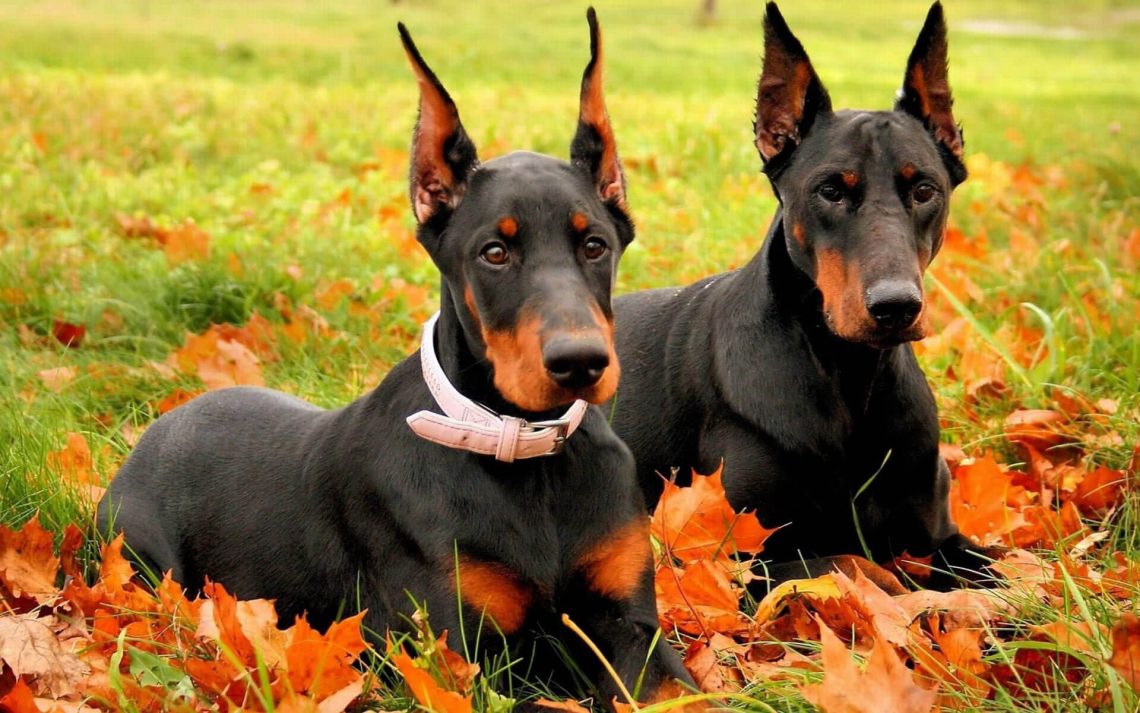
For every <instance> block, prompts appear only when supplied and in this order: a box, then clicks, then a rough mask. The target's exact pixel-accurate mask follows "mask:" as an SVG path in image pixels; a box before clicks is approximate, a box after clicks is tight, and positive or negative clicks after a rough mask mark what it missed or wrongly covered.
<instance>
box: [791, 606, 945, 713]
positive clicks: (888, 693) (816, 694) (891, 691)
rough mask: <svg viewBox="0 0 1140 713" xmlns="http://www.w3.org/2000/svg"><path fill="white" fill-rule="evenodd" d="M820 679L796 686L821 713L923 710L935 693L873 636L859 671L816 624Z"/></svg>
mask: <svg viewBox="0 0 1140 713" xmlns="http://www.w3.org/2000/svg"><path fill="white" fill-rule="evenodd" d="M820 641H821V642H822V643H823V653H822V663H823V682H822V683H814V684H809V685H806V686H801V687H800V692H801V693H802V694H803V696H804V698H806V699H807V700H808V702H810V703H813V704H815V705H817V706H819V708H820V710H822V711H823V712H824V713H882V712H883V711H891V713H927V712H928V711H930V710H931V709H932V708H934V703H935V700H936V698H937V695H936V694H935V692H934V691H929V690H926V689H924V688H922V687H920V686H919V685H918V684H917V683H915V681H914V676H913V675H912V674H911V672H910V669H908V668H907V667H906V665H905V664H904V663H903V662H902V660H901V659H900V658H899V655H898V654H897V653H895V650H894V649H893V648H892V647H891V646H890V645H889V644H887V643H886V642H885V641H884V640H882V639H875V643H874V646H873V648H872V649H871V655H870V657H869V658H868V659H867V666H866V668H865V669H864V670H863V671H860V670H859V668H858V667H857V666H856V665H855V662H854V661H853V660H852V659H851V655H850V653H849V652H848V651H847V647H846V646H844V645H843V643H842V642H841V641H840V640H839V637H837V636H836V635H835V634H834V633H832V631H831V629H829V628H827V627H826V626H823V625H822V624H821V625H820Z"/></svg>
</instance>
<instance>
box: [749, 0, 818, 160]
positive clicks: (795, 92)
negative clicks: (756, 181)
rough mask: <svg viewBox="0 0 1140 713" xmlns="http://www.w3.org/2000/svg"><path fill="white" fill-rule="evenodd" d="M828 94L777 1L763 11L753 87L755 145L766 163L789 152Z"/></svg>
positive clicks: (808, 127) (813, 118)
mask: <svg viewBox="0 0 1140 713" xmlns="http://www.w3.org/2000/svg"><path fill="white" fill-rule="evenodd" d="M830 111H831V97H829V96H828V95H827V90H826V89H824V87H823V83H822V82H820V81H819V77H818V76H816V74H815V70H814V69H813V68H812V66H811V60H809V59H808V56H807V52H805V51H804V46H803V45H802V44H800V41H799V40H797V39H796V36H795V35H793V34H792V31H791V30H790V29H789V28H788V23H787V22H785V21H784V16H783V15H781V14H780V9H779V8H778V7H776V3H774V2H770V3H768V6H767V8H766V10H765V12H764V69H763V70H762V71H761V72H760V86H759V87H758V89H757V91H756V123H755V127H754V128H755V129H756V148H757V150H759V151H760V158H762V159H763V160H764V163H765V164H768V163H769V162H770V161H772V160H773V159H775V158H776V157H777V156H780V155H781V154H784V152H788V153H790V152H791V150H792V149H794V148H795V147H796V146H797V145H798V144H799V142H800V140H801V139H803V137H804V135H806V134H807V132H808V129H810V128H811V125H812V122H813V121H815V119H816V117H817V116H818V115H819V114H821V113H827V112H830Z"/></svg>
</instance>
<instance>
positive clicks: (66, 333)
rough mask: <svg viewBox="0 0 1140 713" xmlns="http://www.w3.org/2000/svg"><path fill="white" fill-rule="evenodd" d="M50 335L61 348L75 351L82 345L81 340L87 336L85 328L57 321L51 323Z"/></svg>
mask: <svg viewBox="0 0 1140 713" xmlns="http://www.w3.org/2000/svg"><path fill="white" fill-rule="evenodd" d="M51 335H52V336H53V337H55V340H56V341H57V342H59V343H60V344H62V345H63V346H65V347H71V348H72V349H76V348H78V347H79V346H80V345H81V344H83V338H84V337H85V336H87V327H86V326H84V325H82V324H72V323H71V322H64V321H63V320H60V319H57V320H54V321H52V323H51Z"/></svg>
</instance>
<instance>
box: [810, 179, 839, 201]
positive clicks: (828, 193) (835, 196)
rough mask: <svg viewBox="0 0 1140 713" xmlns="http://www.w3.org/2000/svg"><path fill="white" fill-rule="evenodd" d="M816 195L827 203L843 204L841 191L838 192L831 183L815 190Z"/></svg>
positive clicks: (836, 187) (837, 188)
mask: <svg viewBox="0 0 1140 713" xmlns="http://www.w3.org/2000/svg"><path fill="white" fill-rule="evenodd" d="M816 193H818V194H819V197H820V198H822V199H824V200H825V201H827V202H828V203H842V202H843V191H841V190H839V187H838V186H836V185H834V184H832V183H825V184H823V185H822V186H820V187H819V188H817V189H816Z"/></svg>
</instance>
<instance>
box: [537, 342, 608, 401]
mask: <svg viewBox="0 0 1140 713" xmlns="http://www.w3.org/2000/svg"><path fill="white" fill-rule="evenodd" d="M542 363H543V366H545V367H546V371H547V373H548V374H550V378H551V379H553V380H554V383H556V384H558V385H559V386H561V387H563V388H566V389H581V388H584V387H586V386H592V385H593V384H595V383H597V381H598V379H600V378H602V374H603V373H604V372H605V370H606V367H607V366H609V365H610V354H609V349H607V348H606V343H605V340H604V339H602V338H601V337H600V336H598V337H585V338H583V337H564V338H558V337H555V338H554V339H552V340H550V341H549V342H547V343H546V344H544V345H543V346H542Z"/></svg>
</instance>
